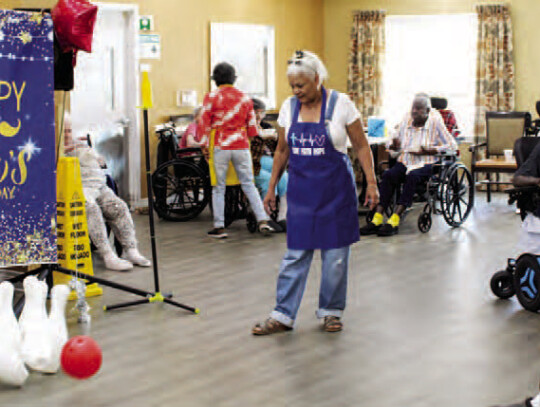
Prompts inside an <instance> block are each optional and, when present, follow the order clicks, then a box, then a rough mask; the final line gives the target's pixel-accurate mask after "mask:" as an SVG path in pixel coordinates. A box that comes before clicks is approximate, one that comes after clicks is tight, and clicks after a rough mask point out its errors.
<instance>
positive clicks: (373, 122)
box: [367, 117, 386, 137]
mask: <svg viewBox="0 0 540 407" xmlns="http://www.w3.org/2000/svg"><path fill="white" fill-rule="evenodd" d="M367 124H368V136H369V137H384V136H385V134H384V130H385V125H386V121H385V120H384V119H380V118H378V117H368V122H367Z"/></svg>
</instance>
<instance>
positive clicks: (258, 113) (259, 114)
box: [250, 98, 289, 232]
mask: <svg viewBox="0 0 540 407" xmlns="http://www.w3.org/2000/svg"><path fill="white" fill-rule="evenodd" d="M251 101H252V102H253V110H255V117H256V120H257V128H258V130H259V135H257V136H255V137H253V138H252V139H251V145H250V149H251V157H252V159H253V174H254V175H255V185H256V186H257V188H258V189H259V191H260V193H261V196H262V197H265V196H266V193H267V192H268V184H269V183H270V178H271V175H272V165H273V164H274V158H273V156H274V152H275V151H276V147H277V132H275V134H274V136H269V137H267V136H266V135H264V130H272V125H271V124H268V123H266V122H264V121H263V119H264V116H265V110H266V106H265V104H264V102H263V101H262V100H260V99H257V98H252V99H251ZM288 181H289V174H288V173H287V171H284V173H283V175H282V176H281V179H280V180H279V182H278V185H277V194H278V196H279V211H278V216H277V225H272V227H273V228H274V229H275V230H276V232H286V231H287V221H286V217H287V197H286V194H287V182H288Z"/></svg>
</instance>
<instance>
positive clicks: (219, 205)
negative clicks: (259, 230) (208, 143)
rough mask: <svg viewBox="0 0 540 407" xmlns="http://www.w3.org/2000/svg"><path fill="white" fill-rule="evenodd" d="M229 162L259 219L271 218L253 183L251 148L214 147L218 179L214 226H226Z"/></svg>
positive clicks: (214, 190) (214, 200)
mask: <svg viewBox="0 0 540 407" xmlns="http://www.w3.org/2000/svg"><path fill="white" fill-rule="evenodd" d="M229 162H232V164H233V166H234V169H235V171H236V175H237V176H238V180H239V181H240V184H241V186H242V191H244V194H246V197H247V199H248V201H249V204H250V205H251V209H252V210H253V212H254V213H255V217H256V218H257V221H258V222H261V221H263V220H269V219H270V218H269V217H268V215H267V214H266V212H265V211H264V207H263V203H262V200H261V197H260V196H259V192H258V191H257V188H256V187H255V184H254V183H253V163H252V161H251V154H250V152H249V150H248V149H243V150H221V149H219V148H214V169H215V171H216V181H217V185H216V186H215V187H213V188H212V205H213V209H214V227H215V228H223V227H225V181H226V177H227V170H228V168H229Z"/></svg>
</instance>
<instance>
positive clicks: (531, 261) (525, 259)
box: [514, 253, 540, 312]
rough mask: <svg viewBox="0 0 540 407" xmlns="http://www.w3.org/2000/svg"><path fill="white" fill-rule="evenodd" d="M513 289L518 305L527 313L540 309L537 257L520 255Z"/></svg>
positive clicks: (539, 275)
mask: <svg viewBox="0 0 540 407" xmlns="http://www.w3.org/2000/svg"><path fill="white" fill-rule="evenodd" d="M514 287H515V289H516V297H517V299H518V300H519V303H520V304H521V305H522V307H523V308H525V309H526V310H528V311H532V312H537V311H538V310H539V309H540V264H539V263H538V257H537V256H534V255H532V254H528V253H527V254H522V255H521V256H519V258H518V259H517V261H516V270H515V272H514Z"/></svg>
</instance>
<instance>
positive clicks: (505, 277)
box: [490, 270, 516, 300]
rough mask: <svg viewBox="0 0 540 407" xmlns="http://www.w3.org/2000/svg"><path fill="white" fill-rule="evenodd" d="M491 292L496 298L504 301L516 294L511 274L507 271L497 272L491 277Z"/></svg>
mask: <svg viewBox="0 0 540 407" xmlns="http://www.w3.org/2000/svg"><path fill="white" fill-rule="evenodd" d="M490 286H491V291H492V292H493V294H495V295H496V296H497V297H499V298H501V299H503V300H506V299H508V298H510V297H512V296H513V295H514V294H515V293H516V289H515V287H514V281H513V278H512V273H510V272H509V271H507V270H501V271H497V272H496V273H495V274H493V276H492V277H491V281H490Z"/></svg>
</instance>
